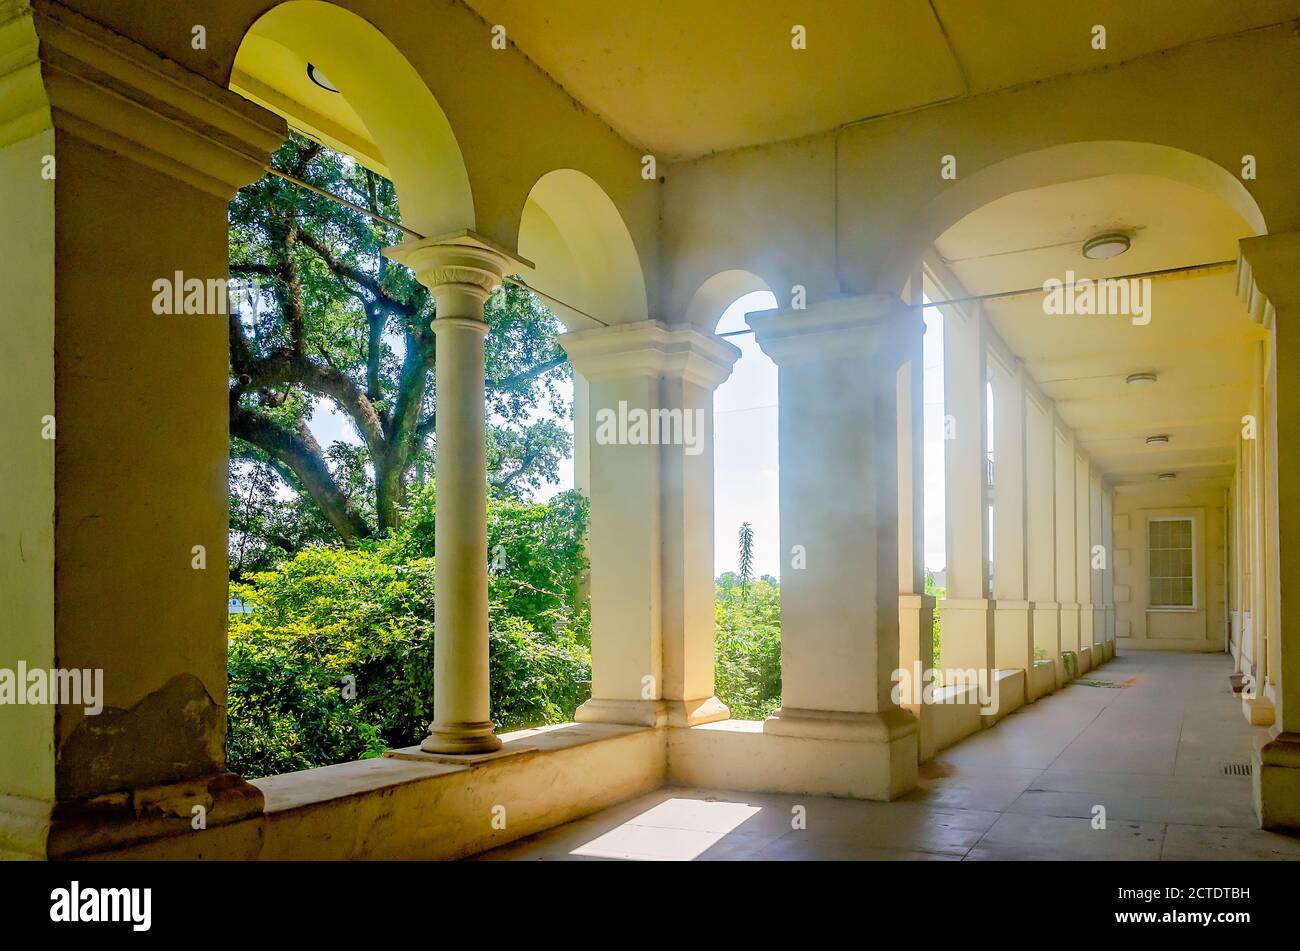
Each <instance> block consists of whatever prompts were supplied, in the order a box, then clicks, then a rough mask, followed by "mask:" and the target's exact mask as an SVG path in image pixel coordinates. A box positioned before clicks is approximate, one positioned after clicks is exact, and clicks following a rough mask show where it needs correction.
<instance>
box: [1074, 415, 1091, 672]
mask: <svg viewBox="0 0 1300 951" xmlns="http://www.w3.org/2000/svg"><path fill="white" fill-rule="evenodd" d="M1089 485H1090V471H1089V466H1088V456H1087V455H1086V454H1085V453H1084V452H1083V450H1082V449H1081V448H1080V447H1079V441H1078V437H1077V436H1076V437H1075V443H1074V589H1075V591H1076V592H1077V593H1078V598H1079V657H1080V660H1081V661H1082V662H1081V663H1080V665H1079V666H1080V669H1081V670H1084V669H1090V668H1091V667H1092V666H1093V665H1094V664H1095V663H1096V661H1095V659H1094V658H1093V656H1092V611H1093V607H1092V514H1091V506H1090V499H1091V496H1092V493H1091V490H1090V487H1089ZM1085 651H1087V653H1086V654H1085V653H1084V652H1085Z"/></svg>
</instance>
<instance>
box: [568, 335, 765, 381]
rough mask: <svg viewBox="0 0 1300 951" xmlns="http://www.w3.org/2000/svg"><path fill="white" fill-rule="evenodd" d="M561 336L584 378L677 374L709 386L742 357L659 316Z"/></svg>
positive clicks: (723, 377) (714, 339) (722, 343)
mask: <svg viewBox="0 0 1300 951" xmlns="http://www.w3.org/2000/svg"><path fill="white" fill-rule="evenodd" d="M559 339H560V346H562V347H563V348H564V351H565V353H567V354H568V355H569V360H570V362H571V363H572V364H573V368H574V369H575V370H577V371H578V372H579V373H581V374H582V375H583V376H584V377H586V378H587V379H588V380H602V379H611V378H616V377H624V376H677V377H681V378H682V379H684V380H686V381H687V382H689V383H694V384H696V385H697V386H702V387H705V388H707V389H710V390H711V389H715V388H716V387H718V386H719V385H721V384H722V382H723V381H724V380H726V379H727V377H729V376H730V375H731V368H732V366H733V365H734V364H735V362H736V360H737V359H739V358H740V350H739V349H738V348H737V347H736V346H734V345H733V344H730V343H728V342H727V341H725V340H723V339H721V338H720V337H715V336H713V335H711V334H706V333H702V332H701V331H699V330H697V329H695V328H694V327H687V326H672V327H670V326H668V325H667V324H664V323H663V322H661V321H658V320H638V321H635V322H633V323H627V324H613V325H611V326H609V327H596V328H593V329H591V330H579V331H577V332H575V333H567V334H563V335H562V336H561V337H560V338H559Z"/></svg>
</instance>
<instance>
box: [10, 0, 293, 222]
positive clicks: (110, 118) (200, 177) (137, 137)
mask: <svg viewBox="0 0 1300 951" xmlns="http://www.w3.org/2000/svg"><path fill="white" fill-rule="evenodd" d="M5 7H11V8H12V7H16V9H14V10H12V11H9V10H4V9H0V20H3V21H4V22H3V23H0V80H2V81H4V83H5V85H6V87H7V89H13V90H14V94H13V95H10V94H9V93H8V92H6V95H5V97H4V99H5V101H4V103H3V104H0V145H5V144H8V143H9V142H16V141H19V140H21V139H24V138H27V137H28V136H30V135H34V134H36V133H38V132H41V131H44V130H46V129H49V128H50V127H54V128H57V129H58V130H59V131H60V132H66V133H70V134H72V135H75V136H77V137H78V138H80V139H82V140H84V141H86V142H89V143H91V144H92V145H95V146H98V147H99V148H102V149H106V150H108V151H110V152H114V153H116V154H118V155H123V156H125V157H127V158H130V159H132V160H134V161H136V162H139V163H140V164H142V165H145V166H148V167H149V168H152V169H154V170H156V171H159V172H162V173H164V174H166V175H170V176H171V177H173V178H175V179H178V180H180V181H183V182H185V183H186V184H188V185H192V186H193V187H195V188H198V189H200V190H202V191H205V192H207V193H209V194H212V195H215V196H217V197H220V198H223V199H226V200H229V199H230V198H231V197H233V196H234V194H235V192H236V191H237V190H238V189H239V188H241V187H242V186H244V185H246V184H248V183H249V182H252V181H256V180H257V179H258V178H260V177H261V175H262V172H263V167H264V166H265V164H266V162H267V160H268V159H269V158H270V155H271V153H272V152H274V151H275V150H276V149H277V148H279V147H280V145H281V144H283V142H284V140H285V137H286V135H287V127H286V125H285V122H284V120H283V119H281V118H280V117H279V116H276V115H274V114H272V113H271V112H268V111H267V110H265V109H263V108H261V107H260V106H257V105H255V104H253V103H251V102H248V101H247V100H246V99H244V98H242V97H241V96H239V95H237V94H236V93H233V92H231V91H230V90H228V89H223V88H222V87H220V86H218V85H216V84H215V83H212V82H211V81H209V80H208V79H206V78H204V77H202V76H199V75H198V74H196V73H193V72H191V71H189V70H187V69H185V68H184V67H182V66H181V65H180V64H178V63H175V62H173V61H171V60H168V59H165V58H163V57H161V56H159V55H157V54H156V53H153V52H151V51H150V50H147V49H145V48H144V47H142V46H140V45H138V44H136V43H133V42H131V41H130V40H128V39H126V38H125V37H123V36H120V35H119V34H117V33H114V32H112V31H111V30H108V29H106V28H105V27H103V26H100V25H99V24H98V23H96V22H94V21H93V20H89V19H87V18H86V17H83V16H81V15H79V14H77V13H74V12H72V11H71V10H68V9H67V8H65V7H63V6H61V5H60V4H57V3H51V4H42V5H41V6H40V7H36V8H32V7H30V6H29V5H28V4H26V3H18V4H16V5H15V4H12V3H11V4H6V5H5ZM6 12H12V15H11V16H8V17H6V16H5V15H4V14H5V13H6Z"/></svg>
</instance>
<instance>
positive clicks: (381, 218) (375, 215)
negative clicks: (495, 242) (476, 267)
mask: <svg viewBox="0 0 1300 951" xmlns="http://www.w3.org/2000/svg"><path fill="white" fill-rule="evenodd" d="M262 168H263V169H265V170H266V171H267V172H268V173H270V174H271V175H274V176H275V177H276V178H282V179H284V180H285V181H286V182H289V183H290V184H291V185H297V186H298V187H299V188H305V189H306V190H307V191H309V192H312V193H313V194H316V195H320V196H321V197H322V198H328V199H329V200H330V201H333V202H337V203H338V204H340V205H343V206H344V207H345V208H351V209H352V210H353V211H355V212H358V213H359V214H363V215H365V216H366V217H367V218H370V219H373V220H374V221H378V222H379V223H380V224H385V225H388V227H390V228H396V229H398V230H399V231H402V232H404V233H405V234H407V235H409V236H410V237H412V238H414V239H415V240H417V241H423V240H424V237H425V236H424V235H422V234H420V232H418V231H416V230H415V229H414V228H408V227H407V226H406V225H404V224H402V223H401V222H400V221H394V220H393V219H392V218H389V217H387V216H385V215H381V214H379V212H377V211H371V210H370V209H369V208H367V207H365V206H364V205H358V204H357V203H356V202H354V201H348V200H347V199H346V198H343V197H341V196H339V195H336V194H334V193H333V192H331V191H326V190H325V189H324V188H321V187H320V186H319V185H313V184H312V183H311V182H306V181H303V180H302V179H301V178H298V177H297V176H294V175H290V174H289V173H288V172H282V171H280V170H279V169H278V168H272V167H271V166H270V165H263V166H262ZM502 281H503V282H504V283H506V284H513V285H514V286H515V287H519V288H522V289H523V290H526V291H529V292H531V293H533V294H536V295H537V296H538V297H540V298H542V299H543V300H548V301H550V302H551V303H552V304H559V305H560V306H561V307H563V308H564V309H565V310H571V311H573V312H574V313H575V314H577V315H578V316H579V317H585V318H586V319H587V320H591V321H595V322H596V323H598V324H600V325H601V326H602V327H608V326H609V324H607V323H605V321H603V320H601V319H600V318H599V317H593V316H592V315H591V314H589V313H587V312H586V311H585V310H583V309H582V308H581V307H574V306H573V305H572V304H570V303H569V302H568V301H563V300H560V299H559V298H558V297H553V296H552V295H550V294H548V293H546V292H545V291H539V290H538V289H537V288H535V287H532V286H531V285H529V284H528V282H527V281H525V280H523V279H522V278H517V277H506V278H503V279H502Z"/></svg>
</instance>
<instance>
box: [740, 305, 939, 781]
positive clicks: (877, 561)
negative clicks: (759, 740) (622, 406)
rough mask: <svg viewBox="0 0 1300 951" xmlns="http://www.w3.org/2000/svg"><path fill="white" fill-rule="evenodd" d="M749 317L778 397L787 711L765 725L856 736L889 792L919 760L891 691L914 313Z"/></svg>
mask: <svg viewBox="0 0 1300 951" xmlns="http://www.w3.org/2000/svg"><path fill="white" fill-rule="evenodd" d="M749 324H750V326H751V327H752V328H753V329H754V332H755V336H756V338H757V341H758V344H759V346H761V347H762V348H763V352H764V353H766V354H767V355H768V356H769V357H771V358H772V360H773V361H774V362H775V363H776V365H777V367H778V372H779V377H778V380H779V383H778V385H779V393H780V423H779V427H780V429H779V432H780V463H781V485H780V504H781V549H782V559H783V561H784V565H783V568H782V573H781V680H782V706H781V708H780V710H778V711H777V712H776V714H775V715H774V716H773V717H772V718H770V719H769V720H768V721H767V722H766V723H765V724H764V731H765V732H767V733H771V734H776V735H782V736H790V737H799V738H807V739H810V740H836V741H849V742H851V743H853V744H854V745H855V749H856V752H855V753H853V754H849V755H858V756H862V757H864V759H863V763H864V766H863V768H864V769H866V770H868V771H869V773H870V775H871V782H872V785H873V786H874V787H875V788H876V789H877V790H878V793H877V795H878V797H879V798H891V797H893V796H895V795H899V794H901V793H902V792H903V791H905V790H906V789H908V788H910V787H911V786H913V785H914V784H915V779H916V763H917V736H916V720H915V718H914V717H913V716H912V714H911V713H909V712H907V711H905V710H902V709H900V708H899V706H898V704H897V703H896V702H895V700H894V696H893V694H894V684H895V681H896V680H897V671H898V666H899V636H898V632H899V617H898V611H899V591H900V583H899V554H898V546H899V517H898V498H899V496H898V487H897V484H896V480H897V478H898V459H897V451H898V416H897V393H898V375H897V374H898V368H899V366H900V365H901V363H902V362H903V360H904V358H905V355H906V353H907V352H908V351H907V347H908V338H909V337H917V336H919V334H920V332H921V326H922V324H921V318H920V312H919V311H915V310H909V309H908V308H906V307H904V306H903V305H902V304H901V303H900V302H899V301H898V300H897V299H896V298H890V297H886V296H865V297H857V298H847V299H836V300H831V301H827V302H823V303H820V304H817V305H815V306H812V307H810V308H809V309H807V310H796V311H776V312H767V313H762V314H754V315H751V316H750V317H749ZM829 752H830V751H828V754H829Z"/></svg>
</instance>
